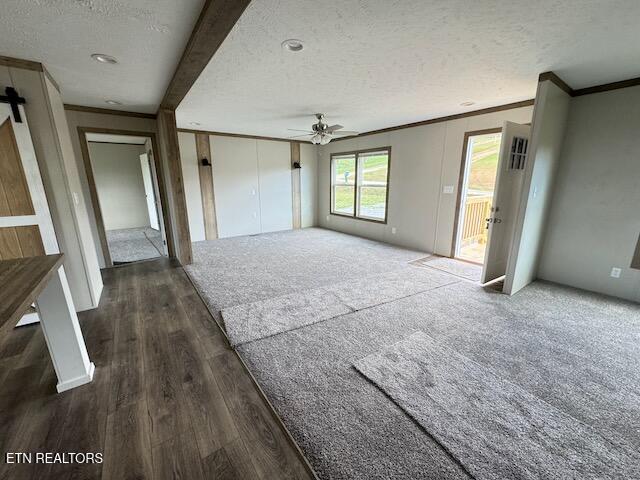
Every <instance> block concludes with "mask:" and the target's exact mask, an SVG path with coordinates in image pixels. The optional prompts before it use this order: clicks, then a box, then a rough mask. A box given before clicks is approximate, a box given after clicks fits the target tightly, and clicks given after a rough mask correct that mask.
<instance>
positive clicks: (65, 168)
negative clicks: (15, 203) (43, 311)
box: [0, 66, 102, 311]
mask: <svg viewBox="0 0 640 480" xmlns="http://www.w3.org/2000/svg"><path fill="white" fill-rule="evenodd" d="M0 80H2V84H3V85H5V86H9V85H11V86H13V87H14V88H15V89H16V90H17V91H18V93H19V94H20V95H22V96H24V97H25V98H26V99H27V103H26V104H25V106H24V108H25V112H26V116H27V118H28V123H29V127H30V131H31V138H32V140H33V145H34V148H35V153H36V157H37V160H38V164H39V166H40V172H41V174H42V181H43V183H44V188H45V191H46V194H47V199H48V201H49V209H50V211H51V216H52V219H53V225H54V228H55V231H56V236H57V239H58V244H59V246H60V250H61V251H62V252H64V253H65V255H66V257H65V262H64V266H65V272H66V276H67V279H68V282H69V287H70V290H71V295H72V297H73V303H74V306H75V308H76V310H77V311H82V310H87V309H90V308H94V307H96V306H97V305H98V302H99V300H100V295H101V293H102V277H101V275H100V269H99V265H98V259H97V257H96V254H95V251H94V250H93V249H92V247H91V245H92V243H93V236H92V232H91V229H90V224H89V215H88V212H87V210H86V208H85V206H86V203H85V198H84V195H83V191H82V188H81V185H80V182H81V174H80V171H79V170H78V168H77V164H76V162H75V158H74V155H73V151H72V147H71V138H70V133H69V126H68V125H67V121H66V118H65V115H64V109H63V104H62V98H61V96H60V92H59V91H58V90H57V88H56V87H55V86H54V85H53V83H52V82H51V81H50V80H49V79H48V78H46V76H45V75H44V74H43V72H40V71H33V70H24V69H19V68H13V67H4V66H2V67H0ZM74 198H77V200H78V201H77V203H76V202H75V201H74Z"/></svg>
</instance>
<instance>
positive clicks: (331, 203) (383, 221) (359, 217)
mask: <svg viewBox="0 0 640 480" xmlns="http://www.w3.org/2000/svg"><path fill="white" fill-rule="evenodd" d="M373 152H386V154H387V182H386V195H385V201H384V219H379V218H371V217H366V216H362V215H360V212H359V211H360V208H359V203H360V190H361V187H362V185H361V184H360V178H359V177H360V175H359V172H360V170H361V169H360V155H362V154H365V153H373ZM349 155H353V156H354V157H355V179H354V189H353V214H352V215H351V214H347V213H340V212H336V211H334V192H335V184H334V180H335V176H334V174H333V165H334V158H335V157H345V156H349ZM390 178H391V147H390V146H386V147H379V148H367V149H365V150H351V151H348V152H336V153H332V154H331V155H330V157H329V214H330V215H334V216H336V217H344V218H351V219H354V220H362V221H364V222H373V223H381V224H384V225H386V224H387V220H388V218H389V187H390Z"/></svg>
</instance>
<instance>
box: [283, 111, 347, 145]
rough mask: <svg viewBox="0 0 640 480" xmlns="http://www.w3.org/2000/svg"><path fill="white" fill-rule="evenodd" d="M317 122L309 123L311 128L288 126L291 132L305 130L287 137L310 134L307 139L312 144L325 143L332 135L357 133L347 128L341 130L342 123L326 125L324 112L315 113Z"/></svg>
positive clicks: (339, 135)
mask: <svg viewBox="0 0 640 480" xmlns="http://www.w3.org/2000/svg"><path fill="white" fill-rule="evenodd" d="M315 116H316V119H317V120H318V122H317V123H314V124H313V125H311V130H310V131H308V130H296V129H294V128H290V129H289V130H290V131H293V132H306V133H305V134H304V135H296V136H294V137H289V138H299V137H306V136H310V137H311V138H309V141H310V142H311V143H313V144H314V145H326V144H327V143H329V142H330V141H331V140H332V139H333V138H334V137H350V136H355V135H358V132H352V131H348V130H342V129H343V128H344V127H343V126H342V125H331V126H329V125H327V124H326V123H325V122H324V114H323V113H316V115H315Z"/></svg>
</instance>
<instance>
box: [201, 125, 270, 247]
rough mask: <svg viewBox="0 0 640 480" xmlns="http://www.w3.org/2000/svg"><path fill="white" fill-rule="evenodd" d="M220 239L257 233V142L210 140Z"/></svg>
mask: <svg viewBox="0 0 640 480" xmlns="http://www.w3.org/2000/svg"><path fill="white" fill-rule="evenodd" d="M210 144H211V157H212V159H213V186H214V191H215V198H216V216H217V219H218V235H219V237H220V238H224V237H235V236H238V235H252V234H256V233H260V231H261V228H260V196H259V185H258V157H257V151H256V140H254V139H251V138H235V137H222V136H215V135H212V136H211V141H210Z"/></svg>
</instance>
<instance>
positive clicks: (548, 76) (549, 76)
mask: <svg viewBox="0 0 640 480" xmlns="http://www.w3.org/2000/svg"><path fill="white" fill-rule="evenodd" d="M546 80H549V81H550V82H552V83H553V84H555V85H556V86H557V87H558V88H560V89H561V90H564V91H565V92H566V93H568V94H569V95H571V96H572V97H573V89H572V88H571V87H570V86H569V85H567V84H566V83H565V81H564V80H562V79H561V78H560V77H559V76H558V75H556V74H555V73H554V72H543V73H541V74H540V76H538V83H541V82H544V81H546Z"/></svg>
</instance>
